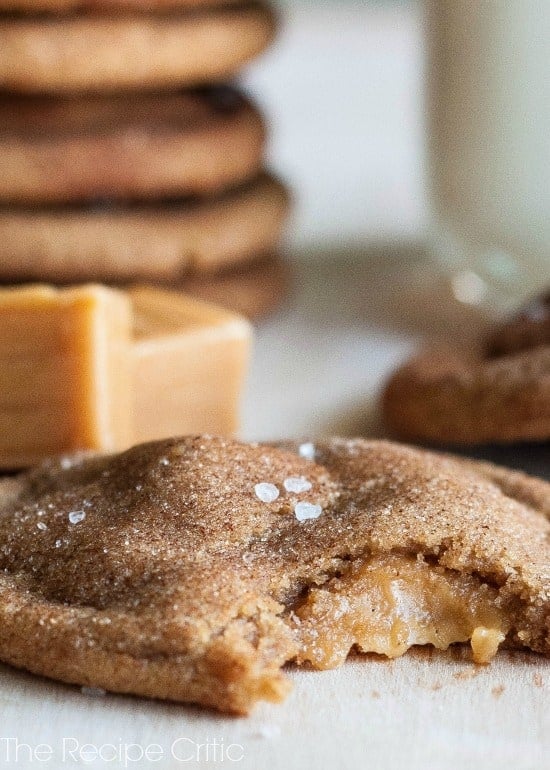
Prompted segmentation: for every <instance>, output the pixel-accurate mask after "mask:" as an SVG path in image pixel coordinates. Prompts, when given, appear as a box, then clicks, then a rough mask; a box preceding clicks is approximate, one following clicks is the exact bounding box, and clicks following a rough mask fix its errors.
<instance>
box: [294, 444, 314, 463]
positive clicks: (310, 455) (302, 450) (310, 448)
mask: <svg viewBox="0 0 550 770" xmlns="http://www.w3.org/2000/svg"><path fill="white" fill-rule="evenodd" d="M298 454H299V455H300V457H303V458H305V459H306V460H315V446H314V445H313V444H312V443H311V441H307V442H306V443H305V444H300V446H299V447H298Z"/></svg>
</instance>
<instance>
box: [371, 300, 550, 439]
mask: <svg viewBox="0 0 550 770" xmlns="http://www.w3.org/2000/svg"><path fill="white" fill-rule="evenodd" d="M483 348H484V350H483V352H482V354H479V353H475V354H472V355H464V353H462V352H458V351H455V350H453V349H452V348H441V349H439V350H432V351H427V352H425V353H422V354H421V355H418V356H415V357H414V358H413V359H411V360H410V361H408V362H407V363H405V364H404V365H403V366H402V367H400V368H399V369H398V370H397V371H396V372H395V374H394V375H393V376H392V377H391V378H390V380H389V382H388V384H387V386H386V388H385V392H384V395H383V412H384V418H385V422H386V425H387V426H388V428H389V429H390V431H391V432H392V434H394V435H396V436H398V437H400V438H404V439H407V440H419V441H426V442H430V443H441V444H456V445H460V444H464V445H468V444H487V443H492V442H493V443H506V442H515V441H543V440H546V439H548V438H550V300H549V298H548V297H546V296H545V297H542V298H540V299H538V300H534V301H533V302H532V303H530V304H529V305H528V306H527V307H526V308H524V309H522V310H521V311H520V312H519V313H518V314H517V315H515V316H513V317H512V318H511V319H509V320H508V321H506V322H505V323H503V324H502V325H500V326H499V327H498V328H496V329H495V330H494V331H493V332H492V333H491V335H490V336H489V337H488V339H487V340H486V342H485V344H484V345H483Z"/></svg>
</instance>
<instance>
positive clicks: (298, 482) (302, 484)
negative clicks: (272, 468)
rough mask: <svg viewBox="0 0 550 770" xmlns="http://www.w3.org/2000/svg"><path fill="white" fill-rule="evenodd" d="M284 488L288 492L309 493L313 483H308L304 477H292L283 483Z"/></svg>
mask: <svg viewBox="0 0 550 770" xmlns="http://www.w3.org/2000/svg"><path fill="white" fill-rule="evenodd" d="M283 486H284V488H285V489H286V491H287V492H296V493H300V492H309V490H310V489H311V486H312V485H311V481H308V480H307V479H305V478H304V477H303V476H291V477H290V478H288V479H285V480H284V481H283Z"/></svg>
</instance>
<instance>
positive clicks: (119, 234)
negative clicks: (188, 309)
mask: <svg viewBox="0 0 550 770" xmlns="http://www.w3.org/2000/svg"><path fill="white" fill-rule="evenodd" d="M274 29H275V22H274V17H273V14H272V12H271V11H270V10H269V9H268V8H267V7H266V6H264V5H262V4H259V3H242V2H232V1H231V0H213V2H209V1H208V0H153V2H152V3H145V2H143V3H140V2H137V3H136V2H132V1H131V0H0V91H1V92H2V95H1V96H0V168H1V169H2V174H1V175H0V280H2V281H5V282H14V281H17V282H19V281H26V280H32V281H37V280H38V281H49V282H56V283H65V282H75V281H84V280H94V281H109V282H111V281H116V282H122V283H126V282H130V281H135V280H149V281H163V282H169V283H171V284H175V283H177V284H178V285H183V286H188V287H189V288H190V289H192V290H194V291H196V292H197V293H199V294H200V293H202V294H204V295H208V294H209V292H210V296H211V297H215V296H216V293H215V292H216V290H217V288H216V287H221V290H222V293H223V289H224V285H227V281H228V278H227V276H225V275H224V277H223V278H222V279H221V280H218V279H217V278H213V277H212V276H216V275H217V274H218V273H219V272H220V271H226V270H228V269H230V268H235V266H242V265H244V264H246V263H248V262H250V261H251V260H253V259H256V258H258V257H261V256H266V255H269V254H272V253H273V250H274V248H275V246H276V243H277V240H278V238H279V235H280V231H281V227H282V224H283V222H284V219H285V215H286V211H287V206H288V200H287V194H286V191H285V190H284V188H283V187H282V186H281V184H280V183H279V182H278V181H277V180H275V179H273V178H272V177H270V176H269V175H267V174H266V173H265V172H263V171H262V162H263V150H264V140H265V127H264V123H263V120H262V117H261V115H260V114H259V112H258V110H257V109H256V107H255V106H254V105H253V104H251V103H250V102H249V101H248V100H247V99H246V98H245V97H244V96H243V95H242V94H240V93H239V92H238V91H237V90H235V89H234V88H232V87H229V86H226V85H222V84H223V83H224V81H225V80H226V79H227V78H230V77H231V76H232V75H234V74H235V73H236V72H238V70H239V69H240V68H241V67H242V66H243V65H244V64H245V63H246V62H248V61H249V60H250V59H251V58H252V57H254V56H255V55H257V54H259V53H260V52H261V51H262V50H263V49H264V48H265V47H266V46H267V44H268V43H269V41H270V40H271V38H272V36H273V33H274ZM273 269H274V266H273V262H267V263H265V264H262V265H261V266H258V265H255V266H254V267H253V269H252V271H251V274H252V275H259V276H260V277H261V276H262V275H263V274H264V273H265V271H268V273H269V271H271V272H272V273H273ZM230 280H235V279H234V278H233V277H231V278H230ZM212 292H214V293H212ZM237 304H238V303H237ZM251 309H252V311H253V310H254V308H251Z"/></svg>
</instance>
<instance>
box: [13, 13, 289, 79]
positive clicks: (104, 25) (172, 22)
mask: <svg viewBox="0 0 550 770" xmlns="http://www.w3.org/2000/svg"><path fill="white" fill-rule="evenodd" d="M274 29H275V21H274V16H273V14H272V13H271V11H270V10H269V9H268V8H267V6H265V5H263V4H261V3H242V4H239V5H226V6H224V7H222V8H209V9H203V10H188V11H184V12H182V11H181V10H177V11H169V12H163V13H124V14H115V13H111V14H109V13H107V14H94V15H91V14H82V15H78V14H68V15H66V16H59V17H53V16H48V17H40V18H36V17H30V16H25V15H23V16H4V17H2V18H1V19H0V89H2V90H8V91H19V92H26V93H71V92H78V91H96V92H97V91H116V90H120V89H135V88H140V89H144V88H149V89H153V88H170V87H180V86H196V85H200V84H203V83H212V82H218V81H220V80H223V79H225V78H227V77H229V76H231V75H233V74H234V73H235V72H237V71H238V70H239V69H240V68H241V67H242V66H243V65H244V64H245V63H246V62H248V61H249V60H250V59H252V58H254V57H255V56H257V55H258V54H259V53H261V51H263V50H264V48H265V47H266V46H267V45H268V43H269V42H270V41H271V39H272V37H273V33H274Z"/></svg>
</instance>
